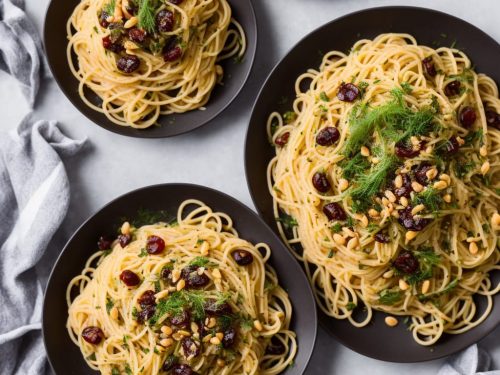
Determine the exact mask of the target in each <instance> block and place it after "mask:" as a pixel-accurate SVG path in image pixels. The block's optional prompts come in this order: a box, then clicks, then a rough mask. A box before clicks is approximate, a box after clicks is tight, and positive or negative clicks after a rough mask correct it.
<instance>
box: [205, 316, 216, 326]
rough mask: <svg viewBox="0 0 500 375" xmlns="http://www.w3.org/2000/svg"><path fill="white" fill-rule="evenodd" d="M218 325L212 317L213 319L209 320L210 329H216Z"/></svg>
mask: <svg viewBox="0 0 500 375" xmlns="http://www.w3.org/2000/svg"><path fill="white" fill-rule="evenodd" d="M216 324H217V321H216V320H215V318H213V317H212V318H210V319H209V320H208V324H207V327H208V328H213V327H215V325H216Z"/></svg>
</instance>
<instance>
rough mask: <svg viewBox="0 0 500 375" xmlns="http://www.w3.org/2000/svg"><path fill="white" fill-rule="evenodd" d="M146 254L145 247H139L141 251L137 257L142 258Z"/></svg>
mask: <svg viewBox="0 0 500 375" xmlns="http://www.w3.org/2000/svg"><path fill="white" fill-rule="evenodd" d="M147 255H148V252H147V251H146V249H145V248H144V247H143V248H142V249H141V252H140V253H139V258H144V257H145V256H147Z"/></svg>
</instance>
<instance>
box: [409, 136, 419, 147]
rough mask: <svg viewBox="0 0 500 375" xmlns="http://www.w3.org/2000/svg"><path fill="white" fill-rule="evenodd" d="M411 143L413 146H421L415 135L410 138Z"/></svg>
mask: <svg viewBox="0 0 500 375" xmlns="http://www.w3.org/2000/svg"><path fill="white" fill-rule="evenodd" d="M410 142H411V144H412V145H413V146H420V141H419V140H418V138H417V137H415V136H414V135H413V136H411V137H410Z"/></svg>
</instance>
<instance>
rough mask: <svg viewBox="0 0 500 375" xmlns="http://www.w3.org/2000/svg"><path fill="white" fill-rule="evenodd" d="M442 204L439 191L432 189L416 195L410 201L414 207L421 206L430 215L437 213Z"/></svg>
mask: <svg viewBox="0 0 500 375" xmlns="http://www.w3.org/2000/svg"><path fill="white" fill-rule="evenodd" d="M443 202H444V201H443V198H441V195H440V194H439V191H438V190H436V189H434V188H432V187H429V188H427V189H425V190H424V191H422V192H420V193H418V194H416V195H415V198H413V200H412V204H413V205H414V206H416V205H419V204H423V205H424V206H425V208H426V209H427V210H429V211H430V212H432V213H437V212H438V211H439V209H440V207H441V205H442V204H443Z"/></svg>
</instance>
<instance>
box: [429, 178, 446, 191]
mask: <svg viewBox="0 0 500 375" xmlns="http://www.w3.org/2000/svg"><path fill="white" fill-rule="evenodd" d="M432 187H433V188H434V189H437V190H444V189H446V188H447V187H448V184H447V183H446V182H444V181H442V180H441V181H438V182H435V183H434V185H432Z"/></svg>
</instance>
